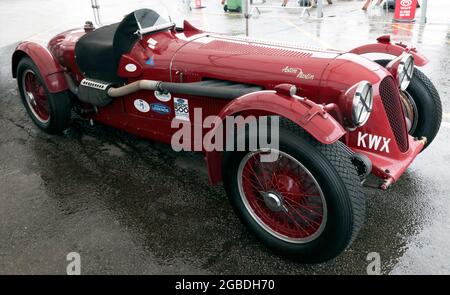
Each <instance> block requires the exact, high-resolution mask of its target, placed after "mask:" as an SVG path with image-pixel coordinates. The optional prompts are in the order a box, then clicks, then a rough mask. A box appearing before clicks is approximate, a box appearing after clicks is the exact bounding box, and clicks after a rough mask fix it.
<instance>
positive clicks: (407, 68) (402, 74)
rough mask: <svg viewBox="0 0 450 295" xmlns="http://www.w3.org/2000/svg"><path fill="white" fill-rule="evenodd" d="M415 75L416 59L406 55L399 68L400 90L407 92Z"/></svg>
mask: <svg viewBox="0 0 450 295" xmlns="http://www.w3.org/2000/svg"><path fill="white" fill-rule="evenodd" d="M413 74H414V57H413V56H412V55H411V54H405V55H404V56H403V57H402V59H401V60H400V62H399V64H398V67H397V83H398V87H399V88H400V90H402V91H405V90H406V88H408V86H409V83H410V82H411V79H412V76H413Z"/></svg>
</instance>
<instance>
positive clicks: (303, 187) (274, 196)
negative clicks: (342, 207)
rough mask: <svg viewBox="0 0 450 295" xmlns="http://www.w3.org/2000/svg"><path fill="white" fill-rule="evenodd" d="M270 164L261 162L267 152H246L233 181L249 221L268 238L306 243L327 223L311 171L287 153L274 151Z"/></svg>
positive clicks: (323, 200) (325, 209) (320, 193)
mask: <svg viewBox="0 0 450 295" xmlns="http://www.w3.org/2000/svg"><path fill="white" fill-rule="evenodd" d="M276 152H277V153H278V159H277V160H276V161H274V162H261V155H262V154H265V153H267V151H261V150H258V151H255V152H251V153H248V154H247V155H246V156H245V157H244V158H243V159H242V161H241V163H240V165H239V168H238V173H237V178H238V179H237V181H238V186H239V191H240V195H241V198H242V201H243V203H244V204H245V207H246V208H247V210H248V212H249V213H250V215H251V216H252V218H253V219H254V220H255V221H256V222H257V223H258V224H259V225H260V226H261V227H262V228H264V229H265V230H266V231H267V232H268V233H270V234H271V235H273V236H275V237H277V238H279V239H281V240H284V241H286V242H290V243H306V242H310V241H312V240H314V239H315V238H317V237H318V236H320V234H321V233H322V231H323V229H324V227H325V224H326V220H327V218H326V217H327V207H326V202H325V198H324V195H323V192H322V189H321V188H320V185H319V183H318V182H317V181H316V179H315V178H314V176H313V175H312V174H311V172H310V171H309V170H308V169H307V168H306V167H305V166H304V165H302V164H301V163H300V162H299V161H298V160H297V159H295V158H294V157H292V156H290V155H289V154H287V153H285V152H282V151H276Z"/></svg>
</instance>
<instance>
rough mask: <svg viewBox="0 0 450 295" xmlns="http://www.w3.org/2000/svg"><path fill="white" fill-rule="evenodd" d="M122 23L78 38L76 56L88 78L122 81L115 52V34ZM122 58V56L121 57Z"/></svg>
mask: <svg viewBox="0 0 450 295" xmlns="http://www.w3.org/2000/svg"><path fill="white" fill-rule="evenodd" d="M119 25H120V23H116V24H112V25H109V26H104V27H101V28H99V29H96V30H95V31H92V32H90V33H87V34H86V35H84V36H83V37H81V38H80V40H78V42H77V44H76V47H75V58H76V61H77V64H78V67H79V68H80V70H81V72H82V73H83V74H84V76H85V77H87V78H92V79H98V80H103V81H109V82H120V80H121V79H120V78H119V77H118V76H117V67H118V62H119V61H118V60H117V57H116V55H115V54H114V46H113V43H114V35H115V34H116V31H117V28H118V27H119ZM119 58H120V57H119Z"/></svg>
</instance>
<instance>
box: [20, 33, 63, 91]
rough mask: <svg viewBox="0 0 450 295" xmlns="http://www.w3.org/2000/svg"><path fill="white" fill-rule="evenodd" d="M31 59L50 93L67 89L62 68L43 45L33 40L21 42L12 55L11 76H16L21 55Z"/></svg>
mask: <svg viewBox="0 0 450 295" xmlns="http://www.w3.org/2000/svg"><path fill="white" fill-rule="evenodd" d="M26 56H28V57H29V58H31V59H32V60H33V62H34V63H35V64H36V66H37V67H38V69H39V72H40V73H41V76H42V78H43V79H44V82H45V85H46V86H47V89H48V91H49V92H50V93H57V92H61V91H64V90H67V89H68V86H67V82H66V80H65V78H64V68H63V67H62V66H61V65H60V64H59V63H58V62H57V61H56V60H55V59H54V58H53V56H52V55H51V53H50V52H49V51H48V50H47V49H46V48H45V47H43V46H41V45H39V44H37V43H34V42H29V41H27V42H22V43H20V44H19V45H18V46H17V47H16V50H15V51H14V53H13V56H12V76H13V78H17V77H16V76H17V66H18V64H19V62H20V60H21V59H22V58H23V57H26Z"/></svg>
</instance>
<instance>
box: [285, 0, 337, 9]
mask: <svg viewBox="0 0 450 295" xmlns="http://www.w3.org/2000/svg"><path fill="white" fill-rule="evenodd" d="M310 1H311V6H312V7H316V6H317V4H316V0H310ZM288 2H289V0H283V3H281V6H282V7H286V5H287V3H288ZM327 3H328V4H333V2H332V1H331V0H327Z"/></svg>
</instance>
